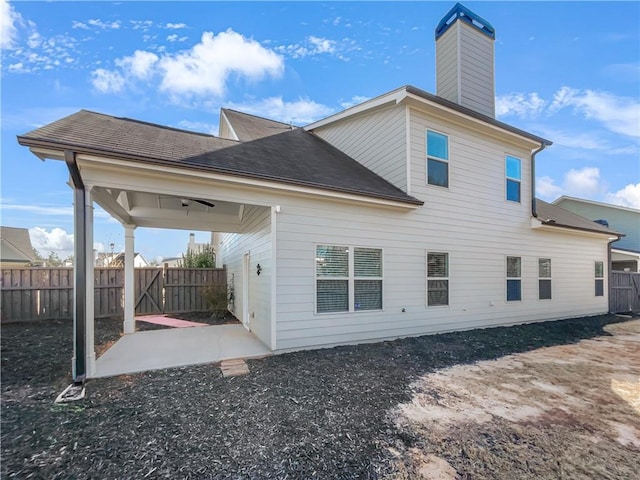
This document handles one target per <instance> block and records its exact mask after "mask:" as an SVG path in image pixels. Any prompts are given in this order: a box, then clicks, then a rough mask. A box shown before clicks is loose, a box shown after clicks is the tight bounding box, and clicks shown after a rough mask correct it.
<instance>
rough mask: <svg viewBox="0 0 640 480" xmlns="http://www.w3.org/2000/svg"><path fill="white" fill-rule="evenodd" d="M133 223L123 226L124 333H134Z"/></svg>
mask: <svg viewBox="0 0 640 480" xmlns="http://www.w3.org/2000/svg"><path fill="white" fill-rule="evenodd" d="M135 228H136V227H135V225H125V226H124V326H123V330H124V333H125V334H127V333H134V332H135V331H136V323H135V307H136V306H135V298H134V295H135V285H134V274H135V269H134V268H135V266H134V264H133V262H134V248H135V234H134V232H133V231H134V229H135Z"/></svg>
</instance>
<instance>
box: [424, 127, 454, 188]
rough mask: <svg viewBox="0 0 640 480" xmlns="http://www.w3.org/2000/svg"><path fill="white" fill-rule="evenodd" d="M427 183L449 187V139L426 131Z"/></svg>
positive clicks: (440, 134)
mask: <svg viewBox="0 0 640 480" xmlns="http://www.w3.org/2000/svg"><path fill="white" fill-rule="evenodd" d="M427 183H428V184H429V185H437V186H439V187H449V137H447V136H446V135H443V134H442V133H437V132H434V131H432V130H427Z"/></svg>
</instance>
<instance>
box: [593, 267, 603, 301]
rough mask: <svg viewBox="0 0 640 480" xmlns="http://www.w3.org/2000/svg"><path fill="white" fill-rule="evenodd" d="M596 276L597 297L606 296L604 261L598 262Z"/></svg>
mask: <svg viewBox="0 0 640 480" xmlns="http://www.w3.org/2000/svg"><path fill="white" fill-rule="evenodd" d="M595 277H596V297H603V296H604V262H596V264H595Z"/></svg>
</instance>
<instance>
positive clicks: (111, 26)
mask: <svg viewBox="0 0 640 480" xmlns="http://www.w3.org/2000/svg"><path fill="white" fill-rule="evenodd" d="M87 23H88V24H89V25H91V26H93V27H98V28H101V29H102V30H118V29H119V28H120V25H121V24H120V20H116V21H115V22H103V21H102V20H100V19H99V18H92V19H91V20H88V21H87Z"/></svg>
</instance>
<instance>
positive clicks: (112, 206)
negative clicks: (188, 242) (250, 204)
mask: <svg viewBox="0 0 640 480" xmlns="http://www.w3.org/2000/svg"><path fill="white" fill-rule="evenodd" d="M91 192H92V196H93V200H94V201H95V202H96V203H97V204H98V205H99V206H100V207H102V208H103V209H104V210H105V211H106V212H108V213H109V214H110V215H111V216H112V217H114V218H115V219H116V220H118V221H119V222H120V223H122V224H124V225H135V226H138V227H151V228H174V229H180V230H201V231H207V232H211V231H217V232H231V233H234V232H240V231H241V228H242V217H243V214H244V207H245V206H244V204H240V203H231V202H225V201H220V200H216V199H215V198H194V197H192V196H190V195H188V193H186V192H185V195H184V196H174V195H163V194H158V193H145V192H139V191H131V190H118V189H113V188H105V187H94V188H93V189H92V190H91Z"/></svg>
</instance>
